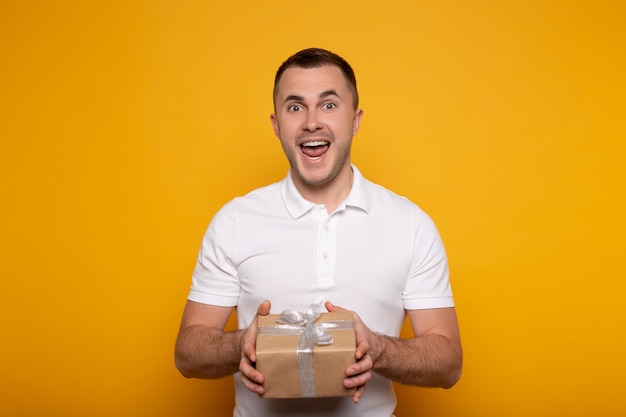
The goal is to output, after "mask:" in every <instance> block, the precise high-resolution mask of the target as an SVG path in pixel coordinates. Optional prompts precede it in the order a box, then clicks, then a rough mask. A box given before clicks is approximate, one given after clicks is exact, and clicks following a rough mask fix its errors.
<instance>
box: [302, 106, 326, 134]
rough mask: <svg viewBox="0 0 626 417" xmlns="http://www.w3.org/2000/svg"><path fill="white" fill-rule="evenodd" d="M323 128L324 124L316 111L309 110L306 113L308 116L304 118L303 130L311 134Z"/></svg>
mask: <svg viewBox="0 0 626 417" xmlns="http://www.w3.org/2000/svg"><path fill="white" fill-rule="evenodd" d="M321 128H322V122H321V121H320V118H319V114H318V113H317V111H316V110H314V109H309V110H308V111H307V112H306V116H305V118H304V121H303V124H302V129H303V130H308V131H309V132H314V131H316V130H318V129H321Z"/></svg>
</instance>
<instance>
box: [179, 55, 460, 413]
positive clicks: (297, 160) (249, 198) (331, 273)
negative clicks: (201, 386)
mask: <svg viewBox="0 0 626 417" xmlns="http://www.w3.org/2000/svg"><path fill="white" fill-rule="evenodd" d="M274 111H275V113H274V114H272V115H271V122H272V126H273V128H274V132H275V134H276V136H277V137H278V139H279V140H280V142H281V145H282V147H283V150H284V152H285V155H286V156H287V159H288V160H289V164H290V170H289V172H288V175H287V177H286V178H285V179H283V180H282V181H280V182H278V183H275V184H272V185H269V186H267V187H263V188H260V189H258V190H255V191H253V192H251V193H249V194H248V195H246V196H244V197H239V198H236V199H234V200H232V201H231V202H229V203H228V204H226V205H225V206H224V207H223V208H222V209H221V210H220V211H219V212H218V213H217V214H216V215H215V217H214V219H213V220H212V222H211V225H210V226H209V228H208V230H207V233H206V234H205V237H204V240H203V242H202V247H201V250H200V254H199V258H198V263H197V265H196V268H195V270H194V274H193V280H192V287H191V290H190V293H189V297H188V302H187V305H186V307H185V311H184V313H183V318H182V323H181V328H180V332H179V335H178V340H177V344H176V355H175V356H176V366H177V367H178V369H179V370H180V371H181V373H182V374H183V375H185V376H186V377H196V378H219V377H223V376H226V375H230V374H233V373H238V375H236V377H235V385H236V406H235V411H234V416H235V417H282V416H290V417H301V416H342V417H344V416H349V417H352V416H368V417H369V416H371V417H374V416H375V417H389V416H391V415H392V413H393V411H394V409H395V405H396V400H395V395H394V393H393V387H392V383H391V381H392V380H394V381H398V382H400V383H403V384H410V385H417V386H425V387H444V388H449V387H451V386H453V385H454V384H455V383H456V381H457V380H458V378H459V377H460V374H461V367H462V364H461V363H462V351H461V343H460V337H459V330H458V325H457V319H456V313H455V309H454V302H453V299H452V292H451V289H450V284H449V277H448V265H447V259H446V254H445V250H444V247H443V244H442V242H441V239H440V237H439V234H438V232H437V230H436V228H435V226H434V224H433V222H432V221H431V220H430V218H429V217H428V216H427V215H426V214H425V213H424V212H422V211H421V210H420V209H419V208H418V207H417V206H416V205H415V204H413V203H411V202H410V201H408V200H407V199H405V198H403V197H400V196H398V195H396V194H393V193H392V192H390V191H388V190H386V189H384V188H382V187H380V186H378V185H375V184H373V183H371V182H369V181H367V180H366V179H365V178H364V177H363V176H362V175H361V174H360V172H359V171H358V169H357V168H356V167H355V166H353V165H352V162H351V158H350V149H351V145H352V137H353V136H354V135H355V134H356V133H357V132H358V130H359V127H360V124H361V119H362V117H363V111H362V110H361V109H359V108H358V92H357V88H356V80H355V77H354V72H353V70H352V68H351V67H350V65H349V64H348V63H347V62H346V61H345V60H343V58H341V57H339V56H337V55H335V54H333V53H331V52H329V51H326V50H322V49H307V50H304V51H300V52H298V53H297V54H295V55H294V56H292V57H290V58H289V59H288V60H287V61H285V62H284V63H283V64H282V66H281V67H280V68H279V69H278V72H277V74H276V78H275V84H274ZM319 296H325V298H326V300H329V301H328V302H326V304H325V307H326V309H328V311H331V312H332V311H340V310H343V309H346V310H350V311H353V312H354V317H355V334H356V342H357V347H356V353H355V356H356V359H357V362H356V363H355V364H354V365H352V366H350V367H348V368H347V369H346V378H345V380H344V386H345V387H346V388H352V387H357V390H356V393H355V395H354V397H352V398H350V397H340V398H312V399H288V400H285V399H262V398H260V397H259V395H258V394H262V393H263V383H264V376H263V375H262V374H261V373H260V372H259V371H257V370H256V369H255V367H254V363H255V361H256V352H255V343H256V323H257V319H256V317H257V315H259V314H260V315H265V314H268V313H269V312H270V309H271V310H272V313H277V312H280V311H282V310H285V309H299V310H304V311H306V309H307V308H308V306H309V305H310V304H311V302H312V301H313V300H314V299H316V298H317V297H319ZM339 306H342V307H339ZM234 308H236V309H237V317H238V322H239V330H237V331H233V332H225V331H224V327H225V325H226V323H227V321H228V318H229V317H230V315H231V313H232V311H233V309H234ZM407 315H408V317H409V320H410V322H411V325H412V328H413V332H414V337H413V338H410V339H405V340H402V339H399V338H398V336H399V333H400V330H401V327H402V323H403V321H404V319H405V317H406V316H407ZM366 386H367V388H366Z"/></svg>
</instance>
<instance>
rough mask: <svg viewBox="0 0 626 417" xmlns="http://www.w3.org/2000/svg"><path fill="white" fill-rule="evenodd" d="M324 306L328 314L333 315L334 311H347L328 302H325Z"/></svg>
mask: <svg viewBox="0 0 626 417" xmlns="http://www.w3.org/2000/svg"><path fill="white" fill-rule="evenodd" d="M324 305H325V306H326V310H328V311H329V312H330V313H334V312H336V311H347V310H346V309H345V308H343V307H339V306H336V305H334V304H333V303H331V302H330V301H326V303H325V304H324Z"/></svg>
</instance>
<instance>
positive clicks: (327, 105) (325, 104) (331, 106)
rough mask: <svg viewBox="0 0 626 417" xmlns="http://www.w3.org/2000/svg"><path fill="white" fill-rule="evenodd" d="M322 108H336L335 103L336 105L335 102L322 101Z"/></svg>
mask: <svg viewBox="0 0 626 417" xmlns="http://www.w3.org/2000/svg"><path fill="white" fill-rule="evenodd" d="M322 108H323V109H324V110H332V109H335V108H337V105H336V104H335V103H333V102H331V101H329V102H327V103H324V104H323V105H322Z"/></svg>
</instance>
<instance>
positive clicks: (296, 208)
mask: <svg viewBox="0 0 626 417" xmlns="http://www.w3.org/2000/svg"><path fill="white" fill-rule="evenodd" d="M352 172H353V173H354V179H353V182H352V188H351V189H350V194H348V197H347V198H346V199H345V200H344V202H343V203H341V204H340V205H339V207H338V208H337V210H342V209H345V208H346V207H356V208H359V209H361V210H363V211H365V212H366V213H369V211H370V209H371V208H372V194H371V191H370V190H369V188H368V181H367V180H366V179H365V178H364V177H363V175H361V172H360V171H359V170H358V169H357V167H355V166H354V165H352ZM281 194H282V197H283V201H284V202H285V206H286V207H287V211H288V212H289V214H290V215H291V217H293V218H294V219H297V218H299V217H301V216H303V215H304V214H306V213H307V212H308V211H309V210H311V209H312V208H314V207H316V206H317V204H315V203H312V202H310V201H308V200H306V199H304V197H302V195H300V192H299V191H298V189H297V188H296V185H295V184H294V183H293V178H292V175H291V170H289V172H288V173H287V178H285V179H284V180H283V182H282V187H281Z"/></svg>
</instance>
